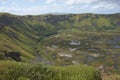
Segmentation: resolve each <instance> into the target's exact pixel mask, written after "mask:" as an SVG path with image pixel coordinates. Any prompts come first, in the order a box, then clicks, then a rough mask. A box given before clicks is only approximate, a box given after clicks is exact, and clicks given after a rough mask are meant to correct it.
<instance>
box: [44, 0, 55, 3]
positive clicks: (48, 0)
mask: <svg viewBox="0 0 120 80" xmlns="http://www.w3.org/2000/svg"><path fill="white" fill-rule="evenodd" d="M56 1H57V0H46V3H52V2H56Z"/></svg>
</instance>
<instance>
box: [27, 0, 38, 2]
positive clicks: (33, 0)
mask: <svg viewBox="0 0 120 80" xmlns="http://www.w3.org/2000/svg"><path fill="white" fill-rule="evenodd" d="M27 1H29V2H35V1H37V0H27Z"/></svg>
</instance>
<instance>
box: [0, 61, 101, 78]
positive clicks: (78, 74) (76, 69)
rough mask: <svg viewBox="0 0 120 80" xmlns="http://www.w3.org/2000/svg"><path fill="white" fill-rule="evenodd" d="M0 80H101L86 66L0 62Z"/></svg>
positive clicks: (95, 71) (96, 73)
mask: <svg viewBox="0 0 120 80" xmlns="http://www.w3.org/2000/svg"><path fill="white" fill-rule="evenodd" d="M0 80H101V76H100V74H99V72H98V71H97V70H95V69H94V68H93V67H88V66H81V65H80V66H69V67H56V66H54V67H50V66H49V67H45V66H42V65H40V64H34V65H33V64H26V63H17V62H11V61H0Z"/></svg>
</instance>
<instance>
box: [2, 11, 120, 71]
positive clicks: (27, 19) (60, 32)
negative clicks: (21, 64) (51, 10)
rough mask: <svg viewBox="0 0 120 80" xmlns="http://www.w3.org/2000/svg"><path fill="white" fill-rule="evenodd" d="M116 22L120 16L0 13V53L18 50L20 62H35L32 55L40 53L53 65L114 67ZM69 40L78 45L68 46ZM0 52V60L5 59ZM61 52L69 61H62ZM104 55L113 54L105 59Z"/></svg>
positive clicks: (64, 59)
mask: <svg viewBox="0 0 120 80" xmlns="http://www.w3.org/2000/svg"><path fill="white" fill-rule="evenodd" d="M119 22H120V14H110V15H103V14H101V15H100V14H68V15H52V14H48V15H37V16H32V15H28V16H17V15H12V14H8V13H0V50H1V51H3V50H6V51H8V52H9V51H19V52H21V54H22V57H21V58H22V61H29V60H32V59H35V53H40V55H42V56H44V57H46V58H47V59H49V60H51V61H54V62H56V63H55V64H56V65H69V64H71V63H72V64H73V63H75V64H77V63H80V64H89V63H90V64H89V65H93V66H97V67H98V66H100V65H104V64H106V63H107V64H108V65H109V66H110V67H111V65H114V64H115V65H116V61H114V62H113V59H114V56H115V57H116V55H119V53H118V52H119V43H120V42H119V30H120V23H119ZM114 38H116V39H118V40H117V42H115V41H116V40H115V39H114ZM72 41H73V42H74V41H77V42H80V43H81V44H80V43H79V45H70V44H71V42H72ZM56 47H58V48H56ZM115 47H118V48H115ZM0 53H1V54H0V55H1V58H0V59H4V57H3V55H2V54H3V53H2V52H0ZM61 53H62V54H63V55H65V54H70V55H68V56H71V55H72V58H68V59H66V58H63V57H62V58H61V57H60V55H61ZM106 53H110V54H112V55H109V56H108V57H106V56H107V55H108V54H106ZM53 57H54V58H53ZM112 57H113V58H112ZM101 58H105V59H103V60H106V62H102V60H101ZM80 59H81V60H80ZM88 59H91V60H90V62H89V60H88ZM107 59H109V60H111V62H109V61H107ZM117 59H118V60H119V57H118V58H117ZM76 60H77V61H76ZM96 60H98V61H96ZM117 66H119V65H118V63H117ZM112 68H114V66H112ZM110 69H111V68H110Z"/></svg>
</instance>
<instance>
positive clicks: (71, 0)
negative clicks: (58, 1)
mask: <svg viewBox="0 0 120 80" xmlns="http://www.w3.org/2000/svg"><path fill="white" fill-rule="evenodd" d="M96 1H98V0H68V1H66V2H65V4H67V5H75V4H81V3H83V4H90V3H93V2H96Z"/></svg>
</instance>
